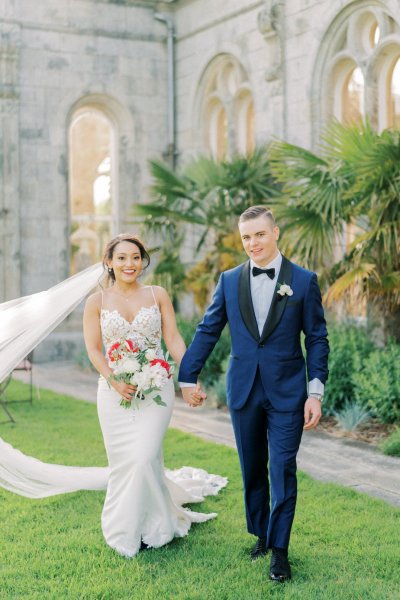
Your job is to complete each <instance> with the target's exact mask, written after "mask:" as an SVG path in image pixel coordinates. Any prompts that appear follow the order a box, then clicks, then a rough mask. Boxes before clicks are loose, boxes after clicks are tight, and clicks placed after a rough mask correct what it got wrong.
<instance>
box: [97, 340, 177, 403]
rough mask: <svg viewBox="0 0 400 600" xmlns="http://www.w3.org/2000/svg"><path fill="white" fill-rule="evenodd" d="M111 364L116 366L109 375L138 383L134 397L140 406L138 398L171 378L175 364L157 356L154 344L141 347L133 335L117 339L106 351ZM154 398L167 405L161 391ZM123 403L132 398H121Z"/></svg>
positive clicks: (127, 381) (135, 384) (142, 397)
mask: <svg viewBox="0 0 400 600" xmlns="http://www.w3.org/2000/svg"><path fill="white" fill-rule="evenodd" d="M107 356H108V360H109V365H110V367H111V368H112V369H113V373H112V375H110V376H109V377H108V379H107V382H109V380H110V379H114V380H115V381H124V382H125V383H130V384H131V385H134V386H136V392H135V395H134V396H133V398H132V400H135V401H136V405H137V407H138V408H139V400H144V398H145V396H147V395H148V394H150V393H151V392H154V391H158V390H161V388H162V387H163V386H164V385H165V384H166V382H167V381H168V379H170V378H171V377H172V374H173V372H174V366H173V363H172V362H168V353H167V356H166V359H167V360H164V359H162V358H157V354H156V352H155V351H154V349H153V348H151V347H150V348H147V349H146V350H139V348H138V347H137V346H136V345H135V344H134V343H133V341H132V340H130V339H124V340H121V341H119V342H115V344H113V345H112V346H110V348H109V349H108V351H107ZM152 399H153V400H154V402H155V403H156V404H158V405H160V406H166V404H165V402H163V400H162V398H161V396H160V395H159V394H157V395H155V396H153V398H152ZM120 405H121V406H123V407H124V408H129V407H130V406H131V401H128V400H125V398H121V402H120Z"/></svg>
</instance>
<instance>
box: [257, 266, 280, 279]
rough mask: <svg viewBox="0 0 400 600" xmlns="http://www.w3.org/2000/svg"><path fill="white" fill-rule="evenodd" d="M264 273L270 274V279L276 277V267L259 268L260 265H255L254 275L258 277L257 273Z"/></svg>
mask: <svg viewBox="0 0 400 600" xmlns="http://www.w3.org/2000/svg"><path fill="white" fill-rule="evenodd" d="M262 273H265V275H268V277H269V278H270V279H273V278H274V277H275V269H274V268H273V267H272V269H259V268H258V267H253V277H257V275H261V274H262Z"/></svg>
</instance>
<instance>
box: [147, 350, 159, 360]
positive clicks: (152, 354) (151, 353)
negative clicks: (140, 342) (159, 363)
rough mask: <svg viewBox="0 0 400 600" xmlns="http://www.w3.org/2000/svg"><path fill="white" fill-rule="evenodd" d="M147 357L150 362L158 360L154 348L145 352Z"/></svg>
mask: <svg viewBox="0 0 400 600" xmlns="http://www.w3.org/2000/svg"><path fill="white" fill-rule="evenodd" d="M145 357H146V358H147V360H148V361H149V362H150V361H152V360H154V359H155V358H157V353H156V351H155V350H154V349H153V348H149V349H148V350H146V352H145Z"/></svg>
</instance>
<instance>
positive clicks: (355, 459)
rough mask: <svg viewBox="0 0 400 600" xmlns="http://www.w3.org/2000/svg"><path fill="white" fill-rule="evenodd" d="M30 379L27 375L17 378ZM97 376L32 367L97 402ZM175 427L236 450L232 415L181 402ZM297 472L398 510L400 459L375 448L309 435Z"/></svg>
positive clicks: (37, 379)
mask: <svg viewBox="0 0 400 600" xmlns="http://www.w3.org/2000/svg"><path fill="white" fill-rule="evenodd" d="M15 377H16V378H17V379H20V380H22V381H24V380H25V381H27V378H26V377H25V374H24V373H21V372H19V373H18V374H17V373H16V374H15ZM96 382H97V376H96V375H95V374H94V373H91V372H88V373H86V372H84V371H82V370H80V369H79V368H77V367H76V366H75V365H73V364H71V363H45V364H40V365H35V366H34V385H35V386H36V387H37V388H38V389H39V393H40V388H46V389H50V390H53V391H55V392H58V393H60V394H66V395H69V396H73V397H75V398H79V399H82V400H86V401H88V402H93V403H95V402H96ZM171 427H173V428H176V429H180V430H182V431H186V432H188V433H191V434H193V435H197V436H198V437H200V438H202V439H205V440H209V441H212V442H215V443H216V444H224V445H226V446H230V447H231V448H235V441H234V436H233V431H232V425H231V422H230V417H229V414H228V413H227V412H226V411H221V410H216V409H212V408H208V407H207V406H203V407H200V408H196V409H193V408H190V407H189V406H187V405H186V404H185V403H184V402H183V401H182V399H180V398H177V400H176V404H175V409H174V413H173V417H172V420H171ZM298 465H299V468H300V469H301V470H302V471H304V472H305V473H308V474H309V475H311V477H313V478H314V479H318V480H320V481H325V482H333V483H338V484H340V485H343V486H346V487H351V488H353V489H355V490H357V491H359V492H363V493H366V494H369V495H370V496H374V497H375V498H380V499H382V500H385V501H386V502H388V503H389V504H392V505H393V506H398V507H400V458H395V457H389V456H384V455H383V454H381V453H380V452H378V451H377V450H375V448H374V447H373V446H370V445H369V444H367V443H365V442H357V441H354V440H349V439H345V438H340V439H339V438H334V437H332V436H330V435H328V434H326V433H324V432H323V431H318V430H316V431H310V432H305V434H304V436H303V441H302V444H301V448H300V452H299V455H298Z"/></svg>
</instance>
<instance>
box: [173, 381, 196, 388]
mask: <svg viewBox="0 0 400 600" xmlns="http://www.w3.org/2000/svg"><path fill="white" fill-rule="evenodd" d="M178 383H179V385H180V387H181V388H185V387H196V385H197V384H196V383H185V382H184V381H178Z"/></svg>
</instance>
